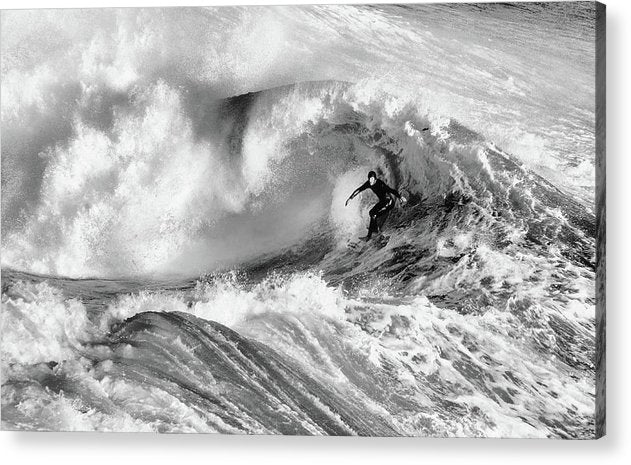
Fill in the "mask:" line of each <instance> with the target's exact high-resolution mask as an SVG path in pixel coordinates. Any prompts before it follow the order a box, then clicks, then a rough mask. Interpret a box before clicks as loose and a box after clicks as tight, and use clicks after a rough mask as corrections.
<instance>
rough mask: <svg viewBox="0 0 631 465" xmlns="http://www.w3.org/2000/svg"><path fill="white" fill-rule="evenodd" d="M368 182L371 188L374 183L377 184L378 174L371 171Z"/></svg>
mask: <svg viewBox="0 0 631 465" xmlns="http://www.w3.org/2000/svg"><path fill="white" fill-rule="evenodd" d="M368 182H369V183H370V185H371V186H372V185H373V184H374V183H376V182H377V173H375V172H374V171H369V172H368Z"/></svg>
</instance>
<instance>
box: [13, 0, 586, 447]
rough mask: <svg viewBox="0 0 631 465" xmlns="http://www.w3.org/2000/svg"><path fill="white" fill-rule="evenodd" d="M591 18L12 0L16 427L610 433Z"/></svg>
mask: <svg viewBox="0 0 631 465" xmlns="http://www.w3.org/2000/svg"><path fill="white" fill-rule="evenodd" d="M595 15H596V13H595V7H594V5H593V4H591V3H572V4H563V5H562V4H520V5H417V6H411V5H410V6H407V5H405V6H388V5H377V6H363V5H356V6H350V5H349V6H339V5H322V6H306V7H247V8H246V7H222V8H203V9H202V8H170V9H124V10H123V9H120V10H119V9H107V10H40V11H28V10H24V11H3V12H2V45H1V46H2V50H1V52H2V70H1V71H2V88H1V90H2V115H1V116H2V120H1V124H2V127H1V129H2V343H1V352H2V366H1V368H2V373H1V377H2V429H11V430H14V429H18V430H53V431H76V430H79V431H85V430H99V431H147V432H218V433H258V434H328V435H366V436H370V435H372V436H374V435H379V436H397V435H410V436H444V437H454V436H467V437H472V436H473V437H557V438H589V437H593V436H594V432H595V428H596V426H595V396H596V392H595V365H596V363H597V359H596V353H597V352H596V349H597V348H596V344H595V334H596V327H597V323H598V322H597V321H595V301H596V299H595V275H596V233H597V231H596V229H597V222H596V216H595V211H596V205H595V184H594V172H595V159H594V154H595V107H594V101H595V96H594V82H593V76H594V62H595V48H594V39H595V29H594V26H595V23H594V22H595ZM369 170H375V171H376V172H377V173H378V175H379V176H380V178H382V179H383V180H384V181H386V182H387V183H388V184H389V185H391V186H394V187H396V188H397V189H399V190H401V191H403V192H405V193H406V196H407V197H409V202H408V204H407V205H406V206H405V207H399V208H397V209H396V210H395V211H393V213H392V214H391V216H390V218H389V219H388V223H387V226H386V229H387V232H386V233H387V235H388V236H389V240H388V241H387V243H386V244H384V243H369V244H367V245H362V246H360V247H349V244H352V243H354V241H355V240H356V238H357V237H358V236H360V235H363V234H364V233H365V228H366V225H367V223H368V216H367V215H368V214H367V211H368V209H369V208H370V206H371V205H372V204H373V203H374V201H375V200H374V199H373V198H372V197H371V195H370V194H369V193H364V194H363V195H362V196H360V197H358V198H357V199H355V200H354V201H353V202H352V203H350V204H349V205H348V206H345V205H344V203H345V200H346V198H347V197H348V196H349V195H350V193H351V192H352V191H353V190H354V189H355V188H356V187H358V186H359V185H360V184H361V183H363V182H364V181H365V178H366V173H367V172H368V171H369Z"/></svg>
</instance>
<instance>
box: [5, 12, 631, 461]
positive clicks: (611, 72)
mask: <svg viewBox="0 0 631 465" xmlns="http://www.w3.org/2000/svg"><path fill="white" fill-rule="evenodd" d="M287 3H292V4H296V3H299V4H308V3H341V2H332V1H321V2H309V1H304V0H294V1H291V2H288V1H283V0H279V1H275V2H274V1H257V0H249V1H248V0H245V1H244V0H241V1H239V0H236V1H235V0H223V1H221V0H219V1H217V0H201V1H200V0H130V1H122V0H109V1H103V0H83V1H78V0H52V1H49V2H45V1H43V0H2V1H0V7H1V8H3V9H23V8H78V7H113V6H185V5H229V4H232V5H234V4H248V5H253V4H287ZM346 3H361V2H353V1H349V2H346ZM380 3H409V2H408V1H406V0H403V1H398V2H396V1H395V2H392V1H390V2H387V1H382V2H380ZM418 3H429V2H427V1H425V0H418ZM604 3H605V4H606V5H607V88H608V89H607V95H608V105H607V106H608V111H607V127H608V128H607V129H608V131H607V133H608V136H607V152H608V156H607V165H608V166H607V177H608V182H607V203H608V215H607V217H608V218H607V219H608V225H607V231H608V247H607V249H608V254H607V255H608V257H607V268H608V269H607V280H608V286H607V288H608V298H607V304H608V305H607V307H608V315H607V320H608V321H607V332H608V337H607V347H608V349H607V366H608V370H607V385H608V389H607V390H608V400H607V404H608V409H607V410H608V412H607V414H608V421H607V430H608V433H607V436H606V437H605V438H604V439H601V440H599V441H560V440H556V441H550V440H548V441H546V440H493V439H484V440H481V439H449V440H445V439H414V438H412V439H410V438H321V437H317V438H305V437H269V436H258V437H257V436H218V435H157V434H123V433H108V434H104V433H17V432H0V460H1V461H2V463H5V464H20V463H39V464H46V465H57V464H68V463H82V464H86V465H88V464H89V465H100V464H108V465H112V463H116V461H120V462H122V463H125V464H128V463H134V462H140V463H143V464H151V465H154V464H173V463H175V464H176V465H180V464H181V465H184V464H186V465H189V464H190V465H202V464H204V465H206V464H213V465H215V464H219V465H223V464H224V463H230V464H232V463H236V464H246V463H247V464H256V465H259V464H265V463H273V464H275V465H281V464H292V465H294V464H311V463H313V464H324V465H329V464H334V463H345V464H351V463H361V464H363V465H373V464H380V465H381V464H390V463H394V464H407V463H415V464H416V463H428V464H439V463H440V464H443V463H447V464H449V463H458V464H461V463H462V464H466V465H475V464H483V465H494V464H501V465H507V464H510V465H522V464H532V463H533V462H535V464H536V465H539V464H541V463H554V464H558V463H561V464H564V463H572V464H573V465H581V464H590V465H594V464H599V465H600V464H617V463H631V462H630V460H631V440H630V437H629V433H631V430H630V428H629V426H628V425H629V420H630V419H631V410H630V408H629V407H630V404H631V402H630V397H631V388H630V386H631V375H630V374H629V373H630V372H629V369H630V368H631V364H630V363H629V360H628V359H626V358H625V356H626V355H629V354H631V350H630V349H631V344H630V341H631V336H630V335H629V334H627V333H628V331H631V317H630V314H631V305H629V304H628V299H626V298H625V297H626V293H625V287H627V288H628V287H629V284H628V283H629V280H630V278H631V272H630V271H629V266H630V265H631V256H630V254H629V244H630V242H629V240H628V236H629V232H630V231H631V219H630V218H631V217H630V216H629V211H630V209H629V203H628V202H629V200H628V199H631V195H630V194H631V192H630V191H629V186H631V182H629V180H628V179H627V178H628V176H629V174H631V173H630V172H629V167H630V165H631V139H630V137H629V136H628V135H627V134H631V130H629V129H628V127H629V123H631V118H629V116H628V115H629V109H630V108H631V101H630V99H629V94H630V91H629V86H630V83H631V74H630V73H629V69H630V64H629V56H631V53H630V52H629V49H628V48H627V46H629V45H631V37H630V36H631V7H630V5H631V2H629V1H628V0H606V1H605V2H604Z"/></svg>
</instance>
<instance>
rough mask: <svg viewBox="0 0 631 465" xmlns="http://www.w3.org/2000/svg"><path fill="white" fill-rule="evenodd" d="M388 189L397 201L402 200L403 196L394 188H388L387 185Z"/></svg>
mask: <svg viewBox="0 0 631 465" xmlns="http://www.w3.org/2000/svg"><path fill="white" fill-rule="evenodd" d="M386 189H388V192H390V193H391V194H393V195H394V196H395V197H396V198H397V199H399V200H401V194H399V191H398V190H396V189H393V188H392V187H390V186H388V185H387V184H386Z"/></svg>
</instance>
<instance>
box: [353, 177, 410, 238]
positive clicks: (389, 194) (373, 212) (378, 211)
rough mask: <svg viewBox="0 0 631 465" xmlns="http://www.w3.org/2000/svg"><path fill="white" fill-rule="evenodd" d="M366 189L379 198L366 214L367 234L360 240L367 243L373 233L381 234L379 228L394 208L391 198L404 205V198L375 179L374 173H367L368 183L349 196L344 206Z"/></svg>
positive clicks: (393, 201)
mask: <svg viewBox="0 0 631 465" xmlns="http://www.w3.org/2000/svg"><path fill="white" fill-rule="evenodd" d="M366 189H370V190H372V191H373V192H374V193H375V195H376V196H377V197H378V198H379V202H377V203H376V204H375V205H374V206H373V207H372V208H371V209H370V211H369V212H368V213H369V214H370V224H369V225H368V234H367V235H366V236H364V237H361V238H360V239H364V240H366V241H368V240H370V238H371V237H372V235H373V233H379V232H381V226H382V225H383V223H384V222H385V220H386V218H387V216H388V214H389V213H390V210H392V209H393V208H394V203H395V200H394V198H393V196H394V197H395V198H397V199H399V200H400V201H401V202H402V203H405V202H406V199H405V197H403V196H401V194H400V193H399V191H397V190H396V189H393V188H392V187H390V186H388V185H387V184H386V183H385V182H383V181H382V180H381V179H377V174H376V173H375V172H374V171H370V172H369V173H368V181H366V182H365V183H364V184H362V185H361V186H359V187H358V188H357V189H355V191H354V192H353V193H352V194H351V196H350V197H349V198H348V199H347V200H346V203H345V204H344V205H348V202H349V201H351V200H352V199H353V198H355V196H356V195H357V194H359V193H360V192H362V191H365V190H366Z"/></svg>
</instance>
